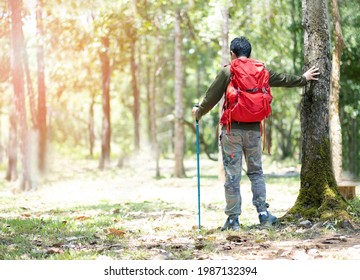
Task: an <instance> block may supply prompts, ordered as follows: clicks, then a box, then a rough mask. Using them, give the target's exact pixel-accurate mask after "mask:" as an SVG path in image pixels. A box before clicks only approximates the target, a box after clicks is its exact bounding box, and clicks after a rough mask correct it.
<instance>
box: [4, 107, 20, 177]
mask: <svg viewBox="0 0 360 280" xmlns="http://www.w3.org/2000/svg"><path fill="white" fill-rule="evenodd" d="M9 125H10V131H9V144H8V148H7V149H8V165H7V168H6V175H5V179H6V180H8V181H15V180H16V179H17V178H18V170H17V162H18V154H17V149H18V145H17V142H18V141H17V138H18V135H17V126H18V121H17V117H16V108H15V106H11V110H10V117H9Z"/></svg>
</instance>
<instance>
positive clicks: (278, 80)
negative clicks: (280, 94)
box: [196, 65, 307, 128]
mask: <svg viewBox="0 0 360 280" xmlns="http://www.w3.org/2000/svg"><path fill="white" fill-rule="evenodd" d="M269 73H270V79H269V83H270V87H302V86H305V85H306V82H307V81H306V78H305V77H304V76H297V75H289V74H282V73H276V72H274V71H272V70H269ZM229 82H230V65H228V66H225V67H223V68H222V69H221V70H220V72H219V73H218V75H217V76H216V78H215V80H214V81H213V82H212V84H211V85H210V87H209V88H208V89H207V91H206V93H205V97H204V99H203V100H202V102H201V103H200V105H199V110H198V111H197V115H196V118H197V119H198V120H200V119H201V117H202V116H204V115H205V114H207V113H208V112H209V111H210V110H211V109H212V108H214V107H215V105H216V104H217V103H218V102H219V101H220V99H221V97H222V96H223V95H224V93H225V91H226V88H227V86H228V84H229ZM242 126H244V127H247V126H252V125H251V124H246V123H243V124H242ZM234 128H235V127H234Z"/></svg>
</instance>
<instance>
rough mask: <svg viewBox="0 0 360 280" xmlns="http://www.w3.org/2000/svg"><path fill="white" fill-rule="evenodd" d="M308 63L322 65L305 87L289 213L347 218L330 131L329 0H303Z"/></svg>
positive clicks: (328, 217) (313, 217)
mask: <svg viewBox="0 0 360 280" xmlns="http://www.w3.org/2000/svg"><path fill="white" fill-rule="evenodd" d="M302 4H303V26H304V29H305V35H304V41H305V48H304V51H305V53H304V55H305V67H306V68H309V67H311V66H313V65H316V66H317V67H319V69H320V73H321V74H320V77H319V80H318V81H311V82H310V83H308V84H307V86H306V87H305V88H304V92H303V98H302V103H301V130H302V159H301V163H302V167H301V174H300V177H301V178H300V179H301V186H300V192H299V195H298V198H297V200H296V203H295V205H294V206H293V207H292V208H291V209H290V211H289V212H288V215H289V214H293V215H295V217H296V216H297V215H301V216H302V217H303V218H306V219H313V220H314V219H320V220H331V219H335V218H336V219H339V220H347V219H349V215H348V213H347V211H346V207H347V203H346V201H345V199H344V198H343V197H342V196H341V194H340V193H339V191H338V190H337V184H336V180H335V177H334V173H333V168H332V162H331V150H330V132H329V96H330V75H331V62H330V36H329V21H328V10H327V1H326V0H318V1H312V0H303V1H302Z"/></svg>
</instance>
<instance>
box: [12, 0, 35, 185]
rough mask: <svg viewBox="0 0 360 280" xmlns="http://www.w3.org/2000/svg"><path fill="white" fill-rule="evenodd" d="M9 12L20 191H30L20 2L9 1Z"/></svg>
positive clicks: (16, 0) (15, 0)
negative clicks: (18, 145)
mask: <svg viewBox="0 0 360 280" xmlns="http://www.w3.org/2000/svg"><path fill="white" fill-rule="evenodd" d="M9 4H10V10H11V22H12V30H11V31H12V32H11V43H12V55H13V60H12V77H13V87H14V97H15V106H16V112H17V116H16V117H17V120H18V121H19V124H20V138H19V142H20V151H21V162H22V178H21V182H20V190H28V189H32V188H33V186H32V182H31V178H30V170H29V164H28V156H29V149H28V144H27V142H28V141H29V137H28V126H27V118H26V107H25V88H24V72H23V61H22V57H23V56H22V54H23V49H24V41H23V35H22V34H23V32H22V20H21V6H22V3H21V0H13V1H9Z"/></svg>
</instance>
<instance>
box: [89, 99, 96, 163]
mask: <svg viewBox="0 0 360 280" xmlns="http://www.w3.org/2000/svg"><path fill="white" fill-rule="evenodd" d="M94 107H95V93H94V92H91V103H90V107H89V124H88V129H89V154H90V157H91V158H93V157H94V147H95V116H94V115H95V114H94Z"/></svg>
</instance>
